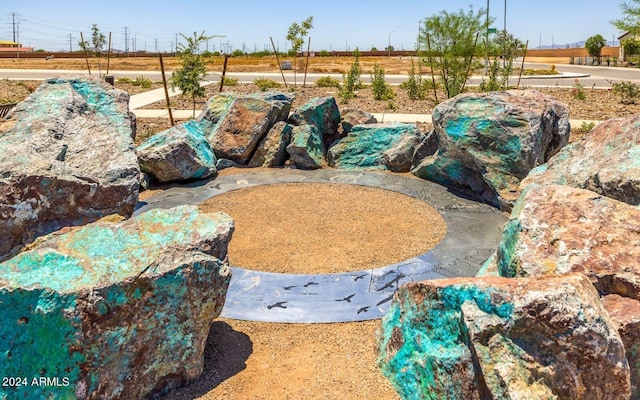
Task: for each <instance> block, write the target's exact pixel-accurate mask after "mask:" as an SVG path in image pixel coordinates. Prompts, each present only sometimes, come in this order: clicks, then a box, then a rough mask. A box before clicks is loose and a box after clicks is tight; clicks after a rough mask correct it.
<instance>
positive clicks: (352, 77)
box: [339, 48, 362, 103]
mask: <svg viewBox="0 0 640 400" xmlns="http://www.w3.org/2000/svg"><path fill="white" fill-rule="evenodd" d="M353 56H354V57H355V60H354V61H353V63H352V64H351V67H349V72H347V74H346V75H344V74H343V75H342V88H341V90H340V93H339V96H340V99H341V100H342V102H343V103H347V102H348V101H349V99H353V98H354V97H356V91H357V90H359V89H361V88H362V80H361V79H360V75H361V74H362V68H361V67H360V50H358V48H356V50H355V51H354V52H353Z"/></svg>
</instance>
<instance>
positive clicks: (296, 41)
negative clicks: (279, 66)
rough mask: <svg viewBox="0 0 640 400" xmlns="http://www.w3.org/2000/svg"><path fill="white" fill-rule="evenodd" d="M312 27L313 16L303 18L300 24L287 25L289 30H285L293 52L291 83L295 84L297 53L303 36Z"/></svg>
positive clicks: (300, 47) (302, 42)
mask: <svg viewBox="0 0 640 400" xmlns="http://www.w3.org/2000/svg"><path fill="white" fill-rule="evenodd" d="M311 28H313V16H311V17H309V18H307V19H305V20H304V21H302V22H301V23H300V24H298V23H297V22H294V23H293V24H291V26H290V27H289V31H288V32H287V40H288V41H289V42H291V51H292V52H293V53H294V55H293V65H294V67H293V85H294V86H295V85H296V70H297V65H298V64H297V62H298V53H300V50H301V49H302V45H303V44H304V41H305V40H304V37H305V36H307V34H308V33H309V29H311Z"/></svg>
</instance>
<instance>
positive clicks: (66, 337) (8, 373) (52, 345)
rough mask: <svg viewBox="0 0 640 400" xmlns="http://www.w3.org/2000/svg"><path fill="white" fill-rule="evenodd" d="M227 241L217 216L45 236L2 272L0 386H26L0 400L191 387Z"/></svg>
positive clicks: (95, 226) (219, 298)
mask: <svg viewBox="0 0 640 400" xmlns="http://www.w3.org/2000/svg"><path fill="white" fill-rule="evenodd" d="M232 231H233V221H232V220H231V219H230V217H229V216H227V215H225V214H222V213H218V214H204V213H202V212H200V211H198V209H197V208H196V207H192V206H181V207H176V208H173V209H168V210H161V209H156V210H150V211H148V212H146V213H143V214H141V215H139V216H137V217H134V218H132V219H129V220H127V221H125V222H121V223H112V222H106V221H99V222H95V223H92V224H89V225H86V226H84V227H80V228H74V229H70V230H69V229H68V231H67V232H62V233H53V234H51V235H49V236H47V237H45V238H43V239H42V240H41V241H39V242H38V243H37V245H35V246H34V247H33V248H32V249H30V250H28V251H25V252H22V253H20V254H19V255H17V256H16V257H14V258H12V259H10V260H9V261H6V262H4V263H2V264H0V320H2V324H0V376H3V377H26V378H27V379H28V382H27V385H26V386H13V387H9V386H2V387H0V398H3V399H4V398H6V399H18V398H20V399H44V398H53V399H74V398H78V399H122V398H128V399H138V398H143V397H145V396H147V395H152V394H157V393H163V392H165V391H167V390H169V389H170V388H172V387H175V386H179V385H182V384H184V383H186V382H188V381H191V380H194V379H196V378H197V377H198V376H199V375H200V373H201V372H202V368H203V357H202V354H203V350H204V343H205V341H206V338H207V336H208V334H209V326H210V324H211V322H212V321H213V319H214V318H216V317H217V316H218V315H219V314H220V311H221V309H222V306H223V304H224V300H225V296H226V291H227V287H228V285H229V280H230V277H231V275H230V269H229V266H228V264H227V259H226V256H227V248H228V243H229V240H230V238H231V233H232ZM33 379H37V380H38V381H39V380H40V379H49V382H55V383H53V384H49V385H38V384H34V383H33V382H32V380H33ZM56 380H57V381H56Z"/></svg>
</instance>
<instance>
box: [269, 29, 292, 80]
mask: <svg viewBox="0 0 640 400" xmlns="http://www.w3.org/2000/svg"><path fill="white" fill-rule="evenodd" d="M269 39H271V47H273V52H274V53H275V54H276V62H277V63H278V68H280V74H281V75H282V82H284V87H288V86H287V80H286V79H284V72H282V65H281V64H280V57H278V50H276V45H275V44H273V38H272V37H271V36H269Z"/></svg>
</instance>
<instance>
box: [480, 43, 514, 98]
mask: <svg viewBox="0 0 640 400" xmlns="http://www.w3.org/2000/svg"><path fill="white" fill-rule="evenodd" d="M519 47H520V41H519V40H518V39H516V38H515V37H514V36H513V35H512V34H510V33H508V32H506V31H499V32H497V33H496V35H495V36H494V37H493V40H492V42H491V43H490V46H489V48H490V50H489V54H490V57H489V65H488V68H487V76H488V80H487V81H485V80H484V79H483V80H482V82H481V83H480V90H482V91H483V92H491V91H496V90H505V89H507V88H508V86H509V75H511V72H513V60H514V58H515V57H516V56H517V55H518V49H519Z"/></svg>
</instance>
